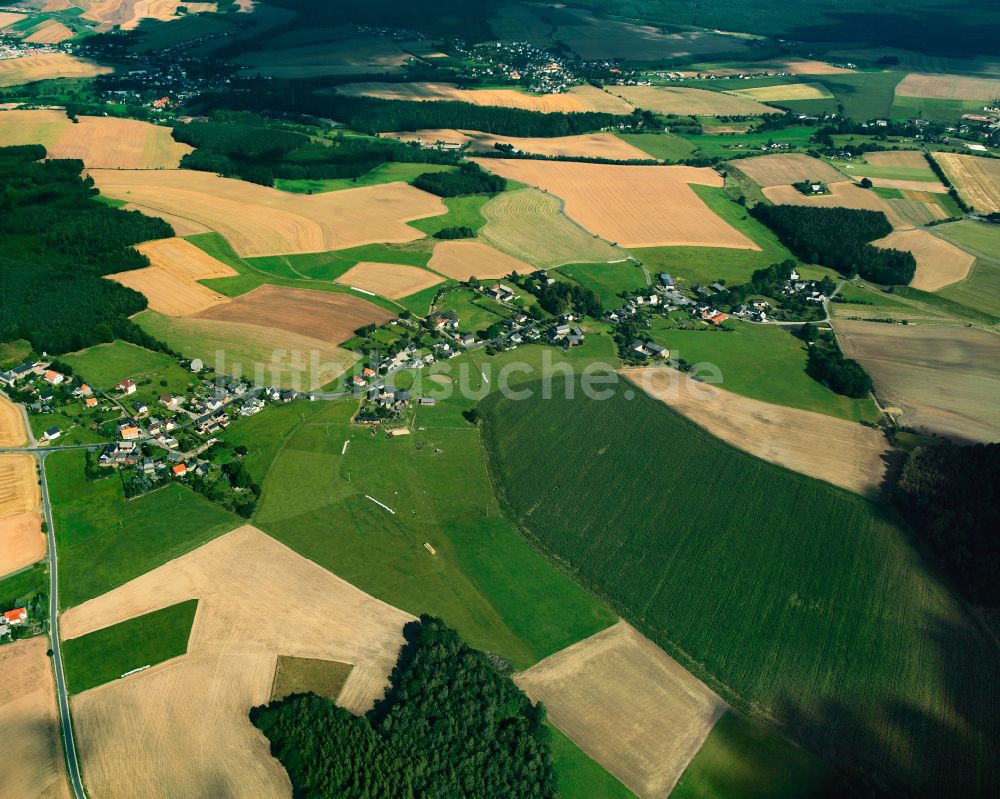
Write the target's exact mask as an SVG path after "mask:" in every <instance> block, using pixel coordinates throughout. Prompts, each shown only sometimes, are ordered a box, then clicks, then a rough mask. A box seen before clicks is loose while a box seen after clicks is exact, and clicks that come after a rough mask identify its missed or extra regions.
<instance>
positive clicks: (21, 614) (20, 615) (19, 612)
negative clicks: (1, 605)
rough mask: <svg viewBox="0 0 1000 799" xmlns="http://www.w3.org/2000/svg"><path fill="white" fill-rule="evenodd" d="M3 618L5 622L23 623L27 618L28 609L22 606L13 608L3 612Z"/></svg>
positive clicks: (11, 623)
mask: <svg viewBox="0 0 1000 799" xmlns="http://www.w3.org/2000/svg"><path fill="white" fill-rule="evenodd" d="M3 620H4V623H5V624H10V625H12V626H13V625H15V624H24V622H26V621H27V620H28V611H27V610H25V609H24V608H14V609H13V610H8V611H7V612H6V613H4V614H3Z"/></svg>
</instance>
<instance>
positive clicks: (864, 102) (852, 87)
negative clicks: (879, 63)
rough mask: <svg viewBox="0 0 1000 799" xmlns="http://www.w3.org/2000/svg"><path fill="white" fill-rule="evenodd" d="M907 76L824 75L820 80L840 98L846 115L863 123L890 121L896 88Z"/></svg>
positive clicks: (890, 73)
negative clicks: (873, 120)
mask: <svg viewBox="0 0 1000 799" xmlns="http://www.w3.org/2000/svg"><path fill="white" fill-rule="evenodd" d="M904 74H905V73H903V72H854V73H851V74H839V75H821V76H819V77H818V78H817V80H818V81H819V82H820V83H822V84H823V85H824V86H826V88H827V89H828V90H829V91H830V92H831V93H832V94H833V96H834V97H836V98H837V102H838V103H840V104H841V105H842V106H843V107H844V114H845V115H846V116H849V117H851V119H856V120H859V121H863V120H866V119H873V118H875V117H889V116H890V115H891V112H892V105H893V101H894V100H895V96H896V95H895V92H896V84H897V83H899V82H900V81H901V80H902V79H903V76H904Z"/></svg>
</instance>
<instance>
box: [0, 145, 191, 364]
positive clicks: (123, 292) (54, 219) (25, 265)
mask: <svg viewBox="0 0 1000 799" xmlns="http://www.w3.org/2000/svg"><path fill="white" fill-rule="evenodd" d="M45 154H46V152H45V148H44V147H42V146H41V145H30V146H26V147H3V148H0V270H2V272H3V277H4V279H3V288H2V290H0V340H2V341H10V340H14V339H18V338H24V339H27V340H28V341H30V342H31V345H32V347H33V348H34V350H35V351H36V352H43V351H44V352H48V353H50V354H58V353H63V352H71V351H73V350H78V349H81V348H83V347H89V346H91V345H92V344H97V343H100V342H106V341H112V340H113V339H115V338H121V339H125V340H128V341H132V342H134V343H136V344H139V345H141V346H144V347H148V348H150V349H165V348H164V347H163V345H161V344H160V343H159V342H157V341H156V340H155V339H153V338H152V337H151V336H149V335H148V334H146V333H145V332H144V331H142V330H141V329H140V328H139V327H138V326H137V325H136V324H135V323H134V322H132V321H131V320H130V319H129V318H128V317H129V316H131V315H132V314H134V313H137V312H139V311H141V310H143V309H144V308H145V307H146V298H145V297H144V296H143V295H142V294H140V293H139V292H137V291H133V290H132V289H130V288H126V287H125V286H122V285H120V284H118V283H115V282H113V281H110V280H103V279H102V278H101V276H102V275H107V274H112V273H115V272H124V271H127V270H131V269H139V268H142V267H145V266H149V260H148V259H147V258H146V257H145V256H144V255H142V254H141V253H139V252H138V251H136V250H135V249H133V248H132V245H134V244H138V243H139V242H142V241H148V240H150V239H160V238H167V237H169V236H172V235H173V229H172V228H171V227H170V225H168V224H167V223H166V222H164V221H163V220H162V219H157V218H155V217H148V216H144V215H143V214H141V213H139V212H138V211H123V210H120V209H117V208H112V207H110V206H109V205H106V204H104V203H101V202H97V201H95V198H96V197H97V194H98V192H97V190H96V189H95V188H94V187H93V180H92V179H91V178H90V177H86V178H83V177H81V171H82V170H83V163H82V162H80V161H76V160H57V161H40V160H39V159H41V158H44V157H45Z"/></svg>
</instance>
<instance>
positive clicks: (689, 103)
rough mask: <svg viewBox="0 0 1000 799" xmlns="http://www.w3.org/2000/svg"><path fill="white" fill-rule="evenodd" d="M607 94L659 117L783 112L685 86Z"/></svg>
mask: <svg viewBox="0 0 1000 799" xmlns="http://www.w3.org/2000/svg"><path fill="white" fill-rule="evenodd" d="M606 91H607V92H608V93H609V94H613V95H615V96H616V97H620V98H622V99H623V100H625V101H626V102H627V103H629V104H630V105H632V106H634V107H635V108H645V109H646V110H648V111H654V112H655V113H657V114H679V115H691V116H703V117H714V116H743V115H746V116H759V115H760V114H780V113H782V111H781V109H779V108H771V107H770V106H767V105H764V104H763V103H760V102H758V101H757V100H756V99H754V98H752V97H740V96H737V95H735V94H724V93H722V92H713V91H708V90H706V89H692V88H688V87H684V86H677V87H675V86H608V87H607V89H606Z"/></svg>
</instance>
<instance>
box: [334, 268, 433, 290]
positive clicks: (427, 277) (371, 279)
mask: <svg viewBox="0 0 1000 799" xmlns="http://www.w3.org/2000/svg"><path fill="white" fill-rule="evenodd" d="M337 282H338V283H342V284H343V285H345V286H354V287H356V288H359V289H363V290H364V291H372V292H374V293H375V294H381V295H382V296H383V297H388V298H389V299H392V300H398V299H399V298H400V297H409V296H410V295H411V294H416V293H417V292H418V291H423V290H424V289H429V288H430V287H431V286H436V285H437V284H438V283H441V282H443V281H442V279H441V278H440V277H439V276H438V275H435V274H434V273H433V272H428V271H427V270H426V269H420V268H418V267H416V266H404V265H403V264H382V263H373V262H370V261H362V262H361V263H359V264H355V265H354V266H352V267H351V268H350V269H348V270H347V271H346V272H344V274H342V275H341V276H340V277H339V278H337Z"/></svg>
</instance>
